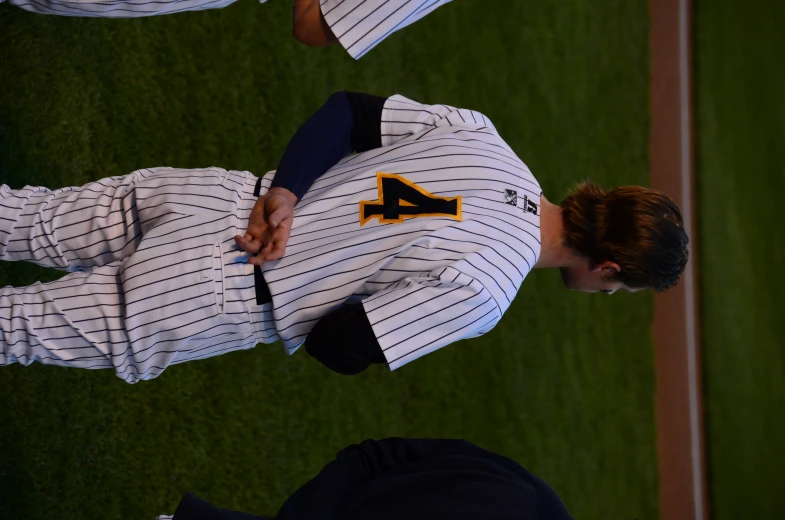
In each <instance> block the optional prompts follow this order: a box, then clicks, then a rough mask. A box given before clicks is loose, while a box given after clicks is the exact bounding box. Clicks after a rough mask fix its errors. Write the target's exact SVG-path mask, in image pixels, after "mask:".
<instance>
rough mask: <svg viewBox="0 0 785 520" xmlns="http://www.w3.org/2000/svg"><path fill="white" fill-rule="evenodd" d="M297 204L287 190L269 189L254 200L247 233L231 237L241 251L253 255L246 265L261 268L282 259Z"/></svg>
mask: <svg viewBox="0 0 785 520" xmlns="http://www.w3.org/2000/svg"><path fill="white" fill-rule="evenodd" d="M296 203H297V196H296V195H295V194H294V193H292V192H291V191H289V190H287V189H286V188H272V189H270V190H268V191H267V193H265V194H264V195H262V196H261V197H259V199H257V201H256V204H254V207H253V210H251V218H250V219H249V222H248V231H246V232H245V235H243V236H240V235H236V236H235V237H234V240H235V242H237V245H238V246H240V248H242V249H243V251H246V252H248V253H252V254H253V255H254V256H252V257H251V258H250V259H248V263H250V264H253V265H262V263H264V262H270V261H272V260H278V259H279V258H281V257H282V256H283V254H284V252H285V251H286V243H287V242H288V241H289V234H290V233H291V232H292V221H293V219H294V205H295V204H296Z"/></svg>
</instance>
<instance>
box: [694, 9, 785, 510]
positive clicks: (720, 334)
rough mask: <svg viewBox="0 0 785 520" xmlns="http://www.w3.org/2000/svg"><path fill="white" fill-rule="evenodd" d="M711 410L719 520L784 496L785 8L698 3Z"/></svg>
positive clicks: (774, 504)
mask: <svg viewBox="0 0 785 520" xmlns="http://www.w3.org/2000/svg"><path fill="white" fill-rule="evenodd" d="M696 4H697V5H696V13H695V31H696V41H695V45H696V47H695V57H696V65H697V68H696V102H697V105H696V106H697V111H696V116H697V136H698V139H697V144H698V187H699V189H698V199H699V208H698V210H699V217H700V218H699V224H700V280H701V305H702V318H701V319H702V327H701V330H702V334H703V359H704V374H705V388H706V392H705V396H706V397H705V403H706V412H707V423H706V424H707V440H708V443H707V446H708V462H709V477H710V493H711V502H712V504H711V508H712V515H713V518H715V519H716V520H731V519H733V520H736V519H739V518H780V517H781V515H782V507H781V503H782V492H783V490H784V489H785V445H783V442H782V440H783V439H784V438H785V413H783V410H785V349H783V338H785V321H784V320H783V319H782V317H783V309H785V293H783V291H782V289H783V287H785V240H783V236H785V232H783V230H785V213H783V207H782V197H783V193H785V174H783V164H785V146H784V145H783V143H782V138H783V135H785V103H783V100H782V95H783V92H785V68H783V67H782V64H781V62H782V59H781V57H782V55H783V53H784V52H785V39H783V37H782V27H783V26H784V25H785V4H783V3H781V2H747V3H740V2H734V1H732V0H720V1H712V2H705V1H699V2H697V3H696Z"/></svg>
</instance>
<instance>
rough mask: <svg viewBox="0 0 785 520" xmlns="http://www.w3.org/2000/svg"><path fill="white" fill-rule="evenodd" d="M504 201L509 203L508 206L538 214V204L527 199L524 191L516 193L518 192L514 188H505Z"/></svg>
mask: <svg viewBox="0 0 785 520" xmlns="http://www.w3.org/2000/svg"><path fill="white" fill-rule="evenodd" d="M504 203H505V204H509V205H510V206H515V207H518V208H521V209H522V210H524V211H528V212H529V213H534V214H535V215H539V214H540V206H539V204H537V203H536V202H532V201H531V200H529V197H528V196H527V195H526V194H525V193H524V194H522V195H518V192H517V191H515V190H510V189H505V190H504Z"/></svg>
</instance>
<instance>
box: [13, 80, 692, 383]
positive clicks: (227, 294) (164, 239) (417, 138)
mask: <svg viewBox="0 0 785 520" xmlns="http://www.w3.org/2000/svg"><path fill="white" fill-rule="evenodd" d="M352 152H357V153H355V154H353V155H351V153H352ZM295 205H296V206H295ZM0 259H5V260H27V261H32V262H36V263H38V264H41V265H46V266H51V267H55V268H59V269H65V270H68V271H71V274H69V275H67V276H65V277H63V278H62V279H60V280H57V281H55V282H51V283H47V284H40V283H39V284H35V285H32V286H30V287H22V288H13V287H5V288H3V289H2V290H1V291H0V327H1V328H2V329H1V334H0V363H2V364H8V363H13V362H20V363H23V364H29V363H31V362H33V361H35V360H38V361H40V362H42V363H48V364H56V365H64V366H74V367H82V368H112V369H113V370H114V371H115V373H116V375H117V376H118V377H120V378H122V379H124V380H125V381H127V382H136V381H138V380H140V379H150V378H153V377H155V376H157V375H158V374H160V373H161V372H162V371H163V370H164V369H165V368H166V367H168V366H169V365H171V364H175V363H181V362H184V361H189V360H194V359H201V358H205V357H210V356H214V355H218V354H221V353H224V352H228V351H232V350H239V349H247V348H251V347H253V346H254V345H256V344H257V343H272V342H275V341H278V340H281V341H282V342H283V345H284V348H285V349H286V351H287V352H289V353H293V352H294V351H296V350H297V349H298V348H299V347H300V346H301V345H303V343H304V342H306V338H308V340H307V343H306V349H307V351H308V352H309V353H310V354H311V355H312V356H314V357H315V358H317V359H318V360H319V361H320V362H322V363H323V364H325V365H326V366H328V367H329V368H331V369H333V370H335V371H337V372H340V373H346V374H351V373H357V372H360V371H362V370H364V369H365V368H366V367H367V366H369V365H370V364H375V363H386V364H387V365H388V366H389V368H390V369H392V370H394V369H396V368H398V367H401V366H402V365H404V364H406V363H408V362H410V361H413V360H415V359H417V358H419V357H420V356H422V355H425V354H427V353H429V352H432V351H434V350H436V349H439V348H441V347H444V346H445V345H448V344H450V343H452V342H454V341H458V340H460V339H464V338H471V337H475V336H479V335H481V334H484V333H486V332H488V331H489V330H491V329H492V328H493V327H494V326H495V325H496V324H497V323H498V322H499V320H500V319H501V318H502V316H503V314H504V312H505V311H506V310H507V308H508V307H509V306H510V304H511V302H512V300H513V298H514V297H515V295H516V294H517V292H518V290H519V288H520V286H521V284H522V282H523V280H524V279H525V278H526V275H527V274H528V273H529V271H531V269H533V268H535V267H539V268H548V267H551V268H559V269H560V270H561V272H562V276H563V279H564V282H565V284H566V285H567V286H568V287H569V288H572V289H578V290H582V291H587V292H598V291H599V292H605V293H613V292H616V291H636V290H640V289H646V288H649V289H654V290H657V291H662V290H665V289H667V288H668V287H670V286H671V285H673V284H675V283H676V281H677V280H678V278H679V276H680V275H681V273H682V271H683V269H684V267H685V264H686V261H687V235H686V234H685V231H684V227H683V223H682V218H681V214H680V212H679V209H678V207H677V206H676V205H675V204H674V203H673V202H672V201H671V200H670V199H669V198H668V197H667V196H665V195H663V194H662V193H659V192H656V191H652V190H649V189H646V188H641V187H623V188H616V189H614V190H612V191H605V190H603V189H601V188H599V187H598V186H596V185H593V184H581V185H579V186H578V187H577V188H576V189H575V191H574V192H573V193H572V194H571V195H569V196H568V197H567V198H566V199H565V200H564V201H563V202H562V203H561V205H555V204H552V203H551V202H549V201H548V200H547V199H546V198H545V197H544V196H543V194H542V191H541V189H540V186H539V184H538V182H537V180H536V179H535V177H534V176H533V175H532V173H531V172H530V171H529V169H528V167H527V166H526V165H525V164H524V163H523V162H522V161H521V160H520V159H519V158H518V156H517V155H516V154H515V152H513V150H512V149H511V148H510V147H509V146H508V145H507V143H505V142H504V140H503V139H502V138H501V136H500V135H499V133H498V132H497V131H496V129H495V128H494V126H493V124H492V123H491V122H490V121H489V120H488V118H487V117H485V116H484V115H483V114H481V113H479V112H476V111H473V110H466V109H457V108H454V107H451V106H447V105H423V104H420V103H417V102H415V101H412V100H410V99H407V98H405V97H402V96H398V95H396V96H392V97H390V98H388V99H385V98H382V97H377V96H370V95H365V94H354V93H346V92H341V93H337V94H334V95H333V96H331V98H330V99H329V100H328V102H327V103H325V105H324V106H323V107H322V108H320V109H319V110H318V111H317V112H316V113H315V114H314V115H313V116H312V117H311V118H310V119H309V120H308V121H307V122H306V123H305V124H304V125H303V126H302V127H301V128H300V129H299V130H298V131H297V133H296V134H295V136H294V137H293V138H292V140H291V142H290V143H289V145H288V146H287V149H286V152H285V153H284V155H283V157H282V159H281V162H280V164H279V167H278V170H277V172H270V173H268V174H267V175H265V176H263V177H261V178H257V177H255V176H254V175H252V174H251V173H248V172H238V171H225V170H222V169H220V168H207V169H202V170H181V169H172V168H156V169H149V170H139V171H136V172H134V173H132V174H130V175H126V176H123V177H112V178H107V179H102V180H100V181H96V182H93V183H90V184H87V185H85V186H83V187H80V188H64V189H59V190H55V191H50V190H48V189H46V188H39V187H31V186H27V187H25V188H23V189H20V190H13V189H10V188H8V187H7V186H2V187H1V188H0Z"/></svg>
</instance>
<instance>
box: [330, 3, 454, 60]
mask: <svg viewBox="0 0 785 520" xmlns="http://www.w3.org/2000/svg"><path fill="white" fill-rule="evenodd" d="M320 1H321V7H322V15H323V16H324V19H325V21H326V22H327V24H328V25H329V26H330V29H331V30H332V32H333V34H334V35H335V36H336V38H338V41H340V42H341V45H343V47H344V48H345V49H346V51H347V52H348V53H349V54H350V55H351V56H352V57H353V58H354V59H360V58H361V57H363V56H364V55H365V54H366V53H367V52H368V51H370V50H371V49H373V48H374V47H376V45H378V44H379V42H381V41H382V40H384V39H385V38H387V37H388V36H389V35H390V34H392V33H394V32H395V31H398V30H400V29H403V28H404V27H406V26H407V25H411V24H413V23H414V22H416V21H417V20H419V19H420V18H422V17H424V16H425V15H427V14H429V13H431V12H433V11H434V10H435V9H436V8H438V7H439V6H442V5H444V4H446V3H447V2H449V1H450V0H385V1H378V0H320Z"/></svg>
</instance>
